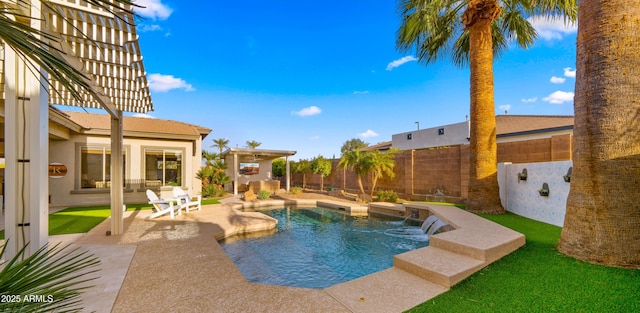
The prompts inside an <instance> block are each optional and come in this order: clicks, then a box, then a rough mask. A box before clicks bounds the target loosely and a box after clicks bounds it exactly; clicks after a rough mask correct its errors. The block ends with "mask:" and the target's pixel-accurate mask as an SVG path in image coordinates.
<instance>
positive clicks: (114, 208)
mask: <svg viewBox="0 0 640 313" xmlns="http://www.w3.org/2000/svg"><path fill="white" fill-rule="evenodd" d="M116 115H117V116H112V117H111V172H110V175H111V178H110V180H111V235H120V234H122V231H123V228H124V220H123V216H122V215H123V212H122V211H123V210H122V209H123V205H124V190H123V188H124V187H123V186H124V177H123V176H122V173H123V171H122V169H123V163H124V162H123V156H122V152H123V148H122V140H123V139H122V130H123V127H122V111H120V110H118V111H117V113H116Z"/></svg>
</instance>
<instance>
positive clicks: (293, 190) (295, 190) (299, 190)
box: [289, 187, 302, 195]
mask: <svg viewBox="0 0 640 313" xmlns="http://www.w3.org/2000/svg"><path fill="white" fill-rule="evenodd" d="M289 192H290V193H291V194H293V195H297V194H299V193H302V188H300V187H291V189H290V191H289Z"/></svg>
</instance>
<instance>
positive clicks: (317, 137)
mask: <svg viewBox="0 0 640 313" xmlns="http://www.w3.org/2000/svg"><path fill="white" fill-rule="evenodd" d="M309 139H311V140H319V139H320V136H313V137H311V138H309Z"/></svg>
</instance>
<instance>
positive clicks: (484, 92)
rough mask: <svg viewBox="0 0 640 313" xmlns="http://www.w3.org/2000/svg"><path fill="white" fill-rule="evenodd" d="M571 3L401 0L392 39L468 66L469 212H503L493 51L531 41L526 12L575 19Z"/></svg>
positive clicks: (424, 58)
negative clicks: (400, 15) (498, 167)
mask: <svg viewBox="0 0 640 313" xmlns="http://www.w3.org/2000/svg"><path fill="white" fill-rule="evenodd" d="M500 3H502V4H503V5H504V8H501V7H500ZM575 8H576V1H575V0H534V1H529V0H510V1H498V0H463V1H459V0H442V1H425V0H401V1H400V4H399V10H400V12H401V14H402V16H403V19H402V23H401V26H400V28H399V29H398V38H397V41H396V45H397V47H398V48H399V49H400V50H403V51H406V50H409V49H412V48H415V49H416V50H417V58H418V60H419V61H420V62H423V63H425V64H430V63H433V62H435V61H436V59H437V58H438V57H442V56H450V57H451V59H452V60H453V63H454V64H455V65H457V66H463V65H466V64H469V65H470V78H471V79H470V91H471V92H470V113H471V114H470V115H471V116H470V118H471V129H470V163H471V164H470V170H469V192H468V200H467V208H468V209H469V210H470V211H476V212H484V213H502V212H504V209H503V208H502V205H501V204H500V197H499V194H498V180H497V144H496V121H495V108H494V91H493V58H494V56H498V55H500V54H501V53H502V52H503V51H505V50H506V49H507V48H508V45H509V42H510V41H515V42H516V43H517V44H518V45H519V46H521V47H524V48H528V47H530V46H531V45H533V41H534V40H535V38H536V36H537V35H536V32H535V29H534V28H533V26H531V24H530V23H529V22H528V21H527V20H526V18H525V17H526V16H530V15H534V14H540V15H543V16H552V15H564V16H566V17H568V18H569V19H570V20H574V19H575V15H576V11H575Z"/></svg>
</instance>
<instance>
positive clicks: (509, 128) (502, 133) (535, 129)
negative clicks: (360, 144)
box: [391, 115, 573, 150]
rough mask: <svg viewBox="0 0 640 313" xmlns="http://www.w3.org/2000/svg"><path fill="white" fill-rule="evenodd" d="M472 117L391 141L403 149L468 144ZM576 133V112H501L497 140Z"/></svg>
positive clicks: (538, 137)
mask: <svg viewBox="0 0 640 313" xmlns="http://www.w3.org/2000/svg"><path fill="white" fill-rule="evenodd" d="M470 123H471V122H470V121H465V122H461V123H455V124H450V125H442V126H437V127H431V128H426V129H420V130H415V131H409V132H404V133H399V134H394V135H392V140H391V145H392V146H393V147H396V148H398V149H400V150H415V149H425V148H435V147H444V146H454V145H464V144H468V143H469V140H470V135H469V133H470V127H471V125H470ZM572 134H573V116H568V115H497V116H496V142H497V143H498V144H500V143H506V142H516V141H525V140H533V139H541V138H552V137H557V136H571V135H572Z"/></svg>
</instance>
